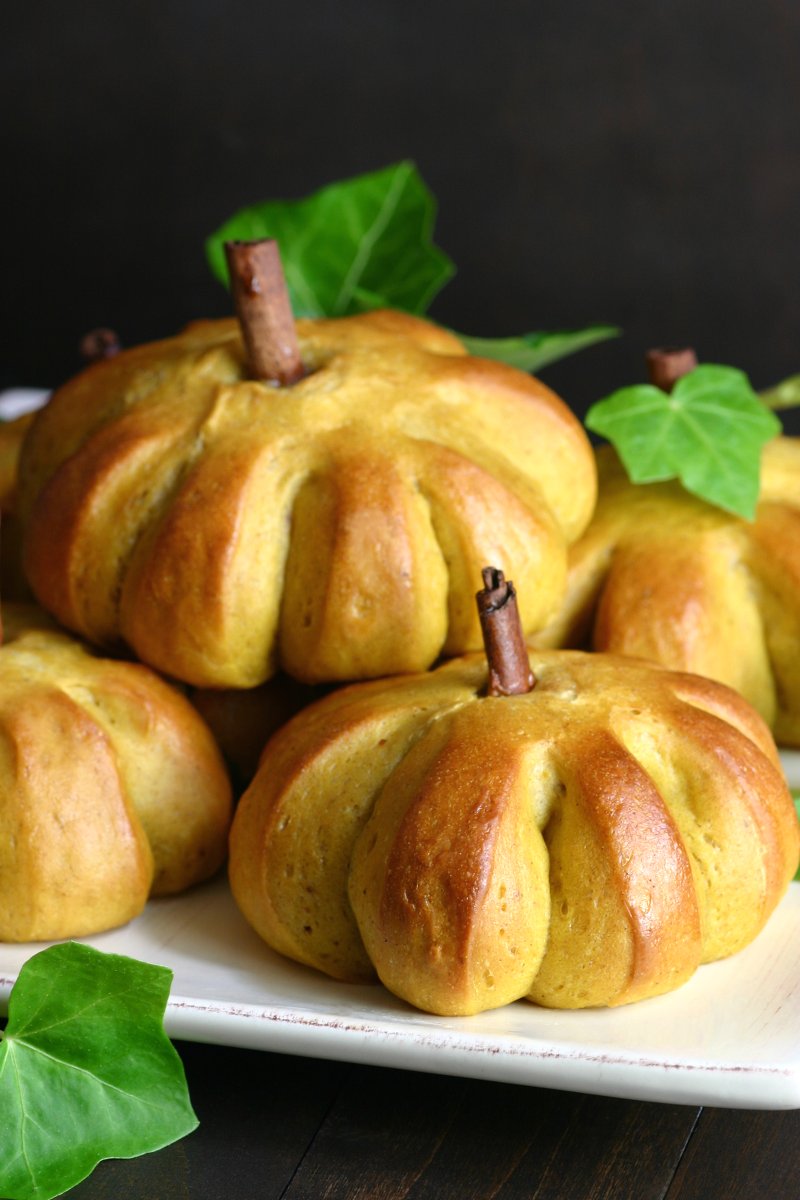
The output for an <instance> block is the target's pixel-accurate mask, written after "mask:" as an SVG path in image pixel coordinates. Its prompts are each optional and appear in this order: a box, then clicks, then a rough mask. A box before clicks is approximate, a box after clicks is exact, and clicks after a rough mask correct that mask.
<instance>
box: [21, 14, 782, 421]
mask: <svg viewBox="0 0 800 1200" xmlns="http://www.w3.org/2000/svg"><path fill="white" fill-rule="evenodd" d="M4 17H5V19H4V22H3V25H4V30H3V34H2V45H1V46H0V58H1V61H0V113H2V118H1V119H2V129H3V132H2V143H3V162H4V166H5V171H4V178H5V182H4V184H3V186H2V189H0V195H2V200H0V205H2V210H1V211H2V220H3V230H4V238H3V242H4V249H3V260H4V261H3V270H2V284H1V285H0V286H2V289H3V314H4V315H3V323H2V329H3V332H4V335H5V345H4V347H3V349H2V355H0V384H28V385H52V384H56V383H57V382H58V381H59V380H60V379H62V378H63V377H64V376H66V375H68V374H70V373H72V372H73V371H74V370H75V369H76V367H77V366H78V359H77V353H76V344H77V342H78V340H79V338H80V336H81V334H82V333H84V332H85V331H86V330H87V329H89V328H91V327H93V326H96V325H100V324H103V325H110V326H112V327H113V328H114V329H116V330H117V331H118V332H119V333H120V335H121V337H122V339H123V341H124V342H125V343H127V344H130V343H132V342H136V341H141V340H147V339H151V338H155V337H160V336H163V335H166V334H169V333H171V332H173V331H174V330H176V329H177V328H178V327H179V326H181V325H182V324H183V323H184V322H186V321H187V320H189V319H191V318H194V317H197V316H213V315H221V314H223V313H225V312H227V311H228V298H227V294H226V293H225V292H224V290H223V289H222V288H221V287H220V286H219V285H218V284H217V283H216V282H215V281H214V280H213V279H212V277H211V276H210V274H209V272H208V269H207V267H206V263H205V258H204V254H203V239H204V237H205V236H206V235H207V234H208V233H210V232H211V231H213V230H214V229H215V228H216V227H217V226H218V225H219V224H220V223H221V222H222V221H223V220H224V219H225V218H226V217H228V216H229V215H230V214H231V213H232V212H233V211H235V210H236V209H238V208H240V207H242V206H243V205H245V204H249V203H252V202H254V201H258V200H262V199H266V198H292V197H298V196H302V195H305V194H307V193H308V192H310V191H313V190H315V189H316V188H318V187H320V186H321V185H323V184H324V183H327V182H330V181H331V180H334V179H338V178H343V177H346V176H349V175H353V174H357V173H360V172H362V171H367V170H372V169H375V168H377V167H381V166H385V165H387V164H389V163H391V162H394V161H397V160H398V159H401V158H405V157H409V158H413V159H414V160H415V161H416V163H417V165H418V167H419V169H420V171H421V172H422V174H423V176H424V178H425V179H426V181H427V182H428V184H429V186H430V187H431V188H432V189H433V191H434V192H435V193H436V195H437V197H438V199H439V219H438V223H437V237H436V240H437V242H438V244H439V245H441V247H442V248H443V249H445V250H446V251H447V252H448V253H449V254H450V256H451V257H452V258H453V259H454V260H455V261H456V263H457V264H458V267H459V272H458V275H457V277H456V278H455V279H454V280H453V281H452V282H451V283H450V284H448V285H447V287H446V289H445V290H444V291H443V292H442V294H441V295H440V297H439V298H438V299H437V301H436V302H435V304H434V306H433V308H432V310H431V315H433V316H435V317H436V318H437V319H439V320H442V321H443V322H445V323H447V324H450V325H452V326H453V327H454V328H456V329H461V330H462V331H464V332H468V333H476V334H487V335H490V334H510V333H517V332H521V331H524V330H532V329H542V328H545V329H547V328H550V329H557V328H570V327H578V326H582V325H585V324H588V323H593V322H602V323H610V324H616V325H619V326H621V327H622V329H623V331H624V336H623V337H622V338H621V339H620V340H618V341H616V342H614V343H609V344H606V345H603V346H600V347H598V348H594V349H590V350H587V351H584V352H582V353H581V354H580V355H579V356H577V357H576V358H574V359H572V360H570V361H568V362H564V363H562V364H558V365H556V366H554V367H551V368H548V369H547V371H546V372H544V373H543V375H544V378H545V379H546V380H547V381H548V382H549V383H550V384H551V386H553V387H555V388H556V390H558V391H560V392H561V394H562V395H563V396H564V397H565V399H567V400H568V401H569V402H570V403H571V404H572V405H573V406H574V407H575V408H576V409H577V410H578V411H583V409H585V407H586V405H587V404H588V403H589V402H591V401H592V400H594V399H597V398H599V397H600V396H602V395H604V394H606V393H607V392H608V391H610V390H612V389H613V388H614V387H617V386H620V385H622V384H624V383H629V382H635V381H637V380H639V379H641V378H642V377H643V367H642V356H643V353H644V351H645V349H646V348H647V347H648V346H651V345H657V344H677V343H683V344H686V343H688V344H693V345H694V346H695V347H696V349H697V351H698V353H699V355H700V357H701V358H702V359H704V360H706V361H713V362H725V363H730V364H734V365H737V366H739V367H741V368H743V369H744V370H746V371H747V372H748V373H749V374H750V376H751V379H752V381H753V383H754V385H755V386H756V387H764V386H767V385H769V384H771V383H774V382H776V381H777V380H779V379H781V378H783V377H784V376H786V375H789V374H793V373H796V372H798V371H800V345H798V338H797V331H798V327H800V291H799V290H798V287H797V282H798V279H799V278H800V238H798V212H799V210H800V119H799V114H800V4H797V3H795V2H793V0H761V3H759V4H757V5H754V4H753V3H752V0H748V2H747V3H743V2H739V0H661V2H659V3H653V2H651V3H647V2H645V3H642V2H641V0H616V2H615V3H613V4H600V3H597V2H596V3H593V4H591V3H586V4H582V3H579V2H578V0H543V2H540V3H522V2H521V0H511V2H505V3H504V2H503V0H498V2H496V3H477V2H476V0H461V3H459V4H442V3H436V2H433V0H432V2H429V3H421V2H419V0H406V2H405V3H402V4H400V3H393V2H391V0H340V2H339V3H331V4H322V3H320V4H317V5H313V4H307V3H306V4H304V3H295V4H285V5H275V4H270V3H268V2H267V3H265V2H264V0H230V2H229V3H219V2H218V3H215V2H212V0H133V2H130V3H124V2H121V3H117V4H109V3H107V2H104V3H82V2H81V0H72V2H71V3H65V2H64V0H41V2H38V3H37V2H36V0H31V2H30V3H29V4H27V5H26V6H23V5H21V4H17V5H15V6H14V8H13V10H12V11H6V12H5V14H4Z"/></svg>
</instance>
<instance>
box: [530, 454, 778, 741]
mask: <svg viewBox="0 0 800 1200" xmlns="http://www.w3.org/2000/svg"><path fill="white" fill-rule="evenodd" d="M597 459H598V468H599V476H600V491H599V498H598V504H597V511H596V513H595V516H594V518H593V519H592V522H591V524H590V525H589V528H588V529H587V531H586V533H585V534H584V535H583V537H582V538H581V539H580V541H579V542H578V543H576V545H575V546H573V548H572V550H571V552H570V573H569V585H568V590H567V598H566V601H565V604H564V607H563V609H562V611H561V613H560V614H559V616H558V618H557V619H556V620H555V621H554V622H553V623H552V624H551V626H550V627H549V628H548V629H546V630H545V631H544V632H542V633H540V634H538V635H536V637H535V638H534V639H533V640H534V641H535V642H536V644H537V645H546V646H587V647H588V646H591V647H592V648H593V649H595V650H604V651H605V650H607V651H611V652H613V653H616V654H630V655H637V656H640V657H643V658H649V659H651V660H653V661H655V662H660V663H663V664H664V665H665V666H668V667H673V668H674V669H676V670H682V671H693V672H696V673H697V674H698V675H706V676H708V677H709V678H710V679H716V680H718V681H719V682H721V683H725V684H727V685H728V686H729V687H733V688H735V689H736V690H737V691H738V692H740V693H741V694H742V695H743V696H744V697H745V698H746V699H747V700H749V702H750V703H751V704H753V705H754V706H755V707H756V708H757V709H758V711H759V712H760V713H761V715H762V716H763V717H764V719H765V720H766V721H767V723H768V724H769V725H770V726H771V728H772V729H773V731H774V733H775V737H776V738H777V740H778V742H779V743H783V744H785V745H789V746H800V439H798V438H787V437H782V438H777V439H776V440H775V441H773V442H770V443H769V444H768V445H767V446H766V447H765V449H764V455H763V459H762V470H761V493H760V503H759V506H758V510H757V514H756V519H755V521H753V522H748V521H744V520H742V519H740V518H738V517H733V516H730V515H729V514H727V513H725V512H723V511H722V510H721V509H718V508H713V507H712V506H711V505H709V504H706V503H704V501H702V500H698V499H696V498H695V497H693V496H691V495H690V494H689V493H688V492H686V491H685V490H684V489H683V488H682V487H681V486H680V485H679V484H677V483H661V484H647V485H638V486H634V485H633V484H631V483H630V482H629V480H628V477H627V475H626V473H625V470H624V468H623V467H622V465H621V464H620V462H619V460H618V458H617V457H616V455H615V454H614V452H613V451H612V450H611V449H610V448H609V447H603V448H602V449H601V450H600V451H598V455H597Z"/></svg>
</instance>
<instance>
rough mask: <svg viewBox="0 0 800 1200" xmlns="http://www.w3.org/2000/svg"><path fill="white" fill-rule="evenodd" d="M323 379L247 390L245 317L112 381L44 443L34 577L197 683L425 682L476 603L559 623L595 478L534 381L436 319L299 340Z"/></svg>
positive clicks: (310, 329) (141, 354) (149, 358)
mask: <svg viewBox="0 0 800 1200" xmlns="http://www.w3.org/2000/svg"><path fill="white" fill-rule="evenodd" d="M296 329H297V336H298V341H299V348H300V352H301V355H302V359H303V364H304V368H305V371H306V374H305V376H304V377H303V378H302V379H300V381H299V382H297V383H294V384H292V385H291V386H284V387H278V386H275V385H273V384H271V383H268V382H263V381H258V380H252V379H248V378H247V370H246V367H245V351H244V347H243V342H242V336H241V333H240V329H239V325H238V323H237V322H236V321H235V320H222V321H207V322H200V323H197V324H194V325H192V326H190V327H189V328H188V329H187V330H186V331H185V332H184V333H182V334H180V335H179V336H177V337H174V338H171V339H169V340H166V341H162V342H159V343H156V344H152V345H145V346H141V347H138V348H135V349H131V350H127V351H123V352H122V353H120V354H118V355H115V356H114V357H113V358H110V359H106V360H103V361H101V362H99V363H96V364H94V365H93V366H91V367H89V368H88V369H87V370H86V371H84V372H83V373H82V374H81V375H79V376H77V377H76V378H75V379H74V380H72V381H71V382H69V383H67V384H66V385H65V386H64V387H62V388H61V389H60V390H59V391H57V392H56V393H55V395H54V396H53V397H52V399H51V400H50V403H49V404H48V405H47V407H46V409H44V410H43V411H42V412H41V413H40V414H38V415H37V417H36V419H35V421H34V423H33V426H32V428H31V430H30V432H29V434H28V436H27V438H26V440H25V444H24V446H23V450H22V455H21V461H20V499H21V511H22V517H23V523H24V525H25V526H26V529H25V561H26V571H27V574H28V577H29V579H30V582H31V585H32V587H33V590H34V593H35V595H36V597H37V599H38V600H39V601H40V602H41V604H42V605H43V606H44V607H45V608H46V609H48V611H50V612H51V613H53V614H54V615H55V616H56V617H57V618H58V620H59V621H60V622H61V623H62V624H64V625H66V626H67V627H68V628H70V629H72V630H74V631H75V632H77V633H79V634H81V635H83V636H85V637H86V638H88V639H89V640H90V641H92V642H94V643H96V644H98V645H114V644H115V643H117V642H118V641H119V640H120V639H122V640H124V641H125V642H127V644H128V645H129V646H130V647H131V648H132V649H133V651H134V652H135V654H136V656H137V657H138V658H140V659H141V660H142V661H144V662H147V663H148V664H149V665H151V666H154V667H156V668H159V669H161V670H163V671H164V672H165V673H166V674H168V675H171V676H173V677H175V678H177V679H180V680H183V681H184V682H187V683H191V684H195V685H197V686H211V687H253V686H255V685H257V684H259V683H261V682H263V681H264V680H266V679H267V678H269V677H270V676H272V675H273V674H274V673H275V672H276V670H277V669H278V668H279V667H280V668H281V669H283V670H284V671H286V672H287V673H288V674H290V675H292V676H293V677H295V678H297V679H299V680H301V681H303V682H306V683H322V682H335V681H341V680H349V679H362V678H371V677H376V676H382V675H387V674H390V673H397V672H405V671H418V670H424V669H425V668H427V667H428V666H430V664H431V663H433V662H434V661H435V660H436V659H437V658H438V657H439V656H440V655H445V656H450V655H454V654H458V653H462V652H464V651H466V650H468V649H477V648H478V647H479V646H480V644H481V639H480V630H479V624H478V620H477V616H476V613H475V609H474V604H473V595H472V583H471V581H472V580H473V579H474V578H475V576H476V574H478V573H479V572H480V569H481V566H482V564H483V563H484V562H487V561H499V562H502V563H503V564H504V565H505V568H506V570H507V571H508V572H509V573H512V572H513V576H514V578H515V579H516V581H517V583H518V585H519V589H520V593H521V594H522V595H524V596H526V597H527V599H526V600H525V602H524V603H523V605H522V619H523V624H524V627H525V629H526V631H527V632H533V631H534V630H536V629H539V628H541V627H542V626H544V625H545V624H546V623H547V622H548V621H549V620H551V618H552V617H553V616H554V615H555V613H556V611H557V610H558V607H559V605H560V603H561V601H562V598H563V593H564V587H565V583H566V554H567V546H568V544H569V543H571V542H573V541H574V540H575V539H576V538H577V537H578V536H579V535H580V533H581V532H582V531H583V529H584V528H585V526H586V525H587V523H588V521H589V518H590V516H591V513H592V509H593V507H594V501H595V495H596V476H595V465H594V458H593V455H592V452H591V447H590V446H589V442H588V440H587V438H586V435H585V434H584V432H583V430H582V428H581V426H580V423H579V422H578V421H577V420H576V418H575V417H574V416H573V415H572V414H571V413H570V412H569V410H568V409H567V407H566V405H564V404H563V403H562V402H561V401H560V400H559V399H558V398H557V397H556V396H554V395H553V393H552V392H550V391H549V390H548V389H547V388H546V387H544V386H543V385H542V384H541V383H539V382H538V381H537V380H535V379H533V378H531V377H530V376H529V375H526V374H525V373H523V372H521V371H518V370H515V369H513V368H511V367H507V366H504V365H502V364H500V363H497V362H490V361H488V360H486V359H481V358H475V357H472V356H470V355H468V354H467V353H466V352H465V350H464V348H463V346H462V345H461V343H460V342H459V341H458V340H457V339H456V338H455V337H454V336H452V335H451V334H449V333H447V332H446V331H444V330H442V329H439V328H437V327H436V326H434V325H431V324H429V323H428V322H426V321H423V320H421V319H419V318H416V317H411V316H408V315H404V314H401V313H396V312H389V311H376V312H370V313H367V314H363V315H361V316H356V317H348V318H342V319H339V320H320V321H309V320H301V321H298V322H297V324H296Z"/></svg>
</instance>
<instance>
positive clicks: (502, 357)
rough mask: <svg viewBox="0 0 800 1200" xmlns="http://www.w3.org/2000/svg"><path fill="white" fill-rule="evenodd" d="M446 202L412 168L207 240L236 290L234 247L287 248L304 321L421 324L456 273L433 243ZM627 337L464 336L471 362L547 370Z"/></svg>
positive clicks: (291, 283) (246, 220)
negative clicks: (355, 316)
mask: <svg viewBox="0 0 800 1200" xmlns="http://www.w3.org/2000/svg"><path fill="white" fill-rule="evenodd" d="M435 216H436V201H435V199H434V197H433V195H432V193H431V192H430V191H429V190H428V188H427V187H426V185H425V183H424V182H423V180H422V178H421V176H420V175H419V173H418V172H417V169H416V167H415V166H414V164H413V163H411V162H400V163H395V164H394V165H393V166H390V167H384V168H383V169H382V170H380V171H372V172H370V173H369V174H366V175H357V176H355V178H353V179H344V180H342V181H340V182H338V183H331V184H328V186H327V187H324V188H321V189H320V190H319V191H318V192H314V193H313V194H312V195H311V196H307V197H305V198H304V199H301V200H285V201H281V200H266V201H264V202H263V203H262V204H254V205H252V206H251V207H249V208H243V209H241V210H240V211H239V212H237V213H235V214H234V216H232V217H231V218H230V220H228V221H226V222H225V224H224V225H222V226H221V227H220V228H219V229H218V230H217V231H216V233H213V234H212V235H211V236H210V237H209V238H208V239H207V240H206V256H207V258H208V262H209V265H210V267H211V270H212V272H213V273H214V275H215V276H216V277H217V279H219V280H220V282H221V283H223V284H225V286H226V287H227V286H228V283H229V280H228V267H227V263H226V261H225V242H227V241H244V242H246V241H255V240H258V239H259V238H265V237H271V238H275V240H276V241H277V242H278V245H279V247H280V252H281V262H282V264H283V270H284V275H285V276H286V284H287V287H288V289H289V297H290V300H291V303H292V309H293V311H294V314H295V316H298V317H343V316H348V315H349V314H351V313H359V312H367V311H369V310H370V309H374V308H399V309H402V310H403V311H405V312H410V313H415V314H417V315H418V316H421V315H423V314H424V313H426V312H427V310H428V307H429V305H430V303H431V301H432V300H433V298H434V297H435V296H436V295H437V294H438V292H439V291H440V290H441V288H442V287H443V286H444V285H445V284H446V283H447V281H448V280H449V279H450V278H451V277H452V276H453V274H454V273H455V267H454V266H453V263H452V262H451V261H450V259H449V258H448V257H447V255H446V254H444V253H443V252H442V251H441V250H439V249H438V247H436V246H435V245H434V244H433V241H432V234H433V224H434V219H435ZM618 333H619V330H618V329H615V328H613V327H611V326H609V325H591V326H589V327H588V328H587V329H576V330H567V331H565V332H555V333H546V332H537V333H526V334H522V335H520V336H519V337H511V338H480V337H469V336H466V335H463V334H456V336H457V337H458V338H459V339H460V340H461V341H462V342H463V343H464V345H465V346H466V347H467V349H468V350H469V352H470V353H471V354H479V355H482V356H483V357H484V358H494V359H497V360H498V361H500V362H505V363H509V364H510V365H511V366H514V367H518V368H519V369H520V370H522V371H538V370H541V368H542V367H545V366H547V364H548V363H551V362H556V361H557V359H560V358H565V357H566V356H567V355H568V354H574V353H575V352H576V351H578V350H583V349H585V348H586V347H587V346H593V345H594V344H595V343H596V342H600V341H604V340H605V339H606V338H610V337H616V336H617V335H618Z"/></svg>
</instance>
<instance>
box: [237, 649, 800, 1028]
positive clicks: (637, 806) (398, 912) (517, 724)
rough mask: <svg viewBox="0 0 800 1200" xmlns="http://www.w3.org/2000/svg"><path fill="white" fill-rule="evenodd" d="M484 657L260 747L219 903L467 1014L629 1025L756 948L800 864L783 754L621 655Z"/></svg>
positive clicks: (301, 944)
mask: <svg viewBox="0 0 800 1200" xmlns="http://www.w3.org/2000/svg"><path fill="white" fill-rule="evenodd" d="M530 667H531V669H532V671H533V674H534V676H535V679H536V683H535V686H534V688H533V690H532V691H530V692H528V693H527V694H522V695H503V696H489V695H486V686H487V663H486V659H485V658H484V657H483V656H480V655H473V656H468V657H466V658H462V659H457V660H453V661H451V662H448V663H446V664H445V665H444V666H441V667H439V668H438V669H436V670H434V671H432V672H430V673H428V674H424V675H415V676H407V677H405V678H399V679H393V680H384V681H373V682H369V683H360V684H354V685H352V686H350V687H347V688H344V689H339V690H338V691H336V692H334V693H332V694H331V695H329V696H328V697H326V698H325V699H323V700H321V701H319V702H318V703H316V704H314V705H312V706H311V707H310V708H308V709H306V710H304V711H303V712H302V713H300V714H299V715H298V716H296V717H295V718H294V719H293V720H292V721H290V722H289V724H288V725H286V726H285V727H284V728H283V729H282V730H281V731H280V732H279V733H278V734H276V736H275V737H274V738H273V739H272V740H271V742H270V743H269V744H268V746H267V749H266V751H265V752H264V755H263V756H262V759H261V763H260V766H259V769H258V772H257V773H256V776H255V779H254V781H253V783H252V784H251V786H250V788H249V789H248V790H247V792H246V793H245V795H244V797H243V799H242V800H241V802H240V806H239V808H238V810H237V813H236V816H235V818H234V823H233V828H232V835H231V851H230V879H231V885H232V888H233V893H234V897H235V899H236V901H237V903H238V905H239V907H240V908H241V911H242V912H243V913H244V915H245V917H246V918H247V920H248V921H249V922H250V923H251V924H252V926H253V927H254V929H255V930H256V931H257V932H258V933H259V934H260V935H261V937H262V938H264V939H265V940H266V942H268V944H269V945H270V946H271V947H273V948H274V949H275V950H277V951H279V952H280V953H282V954H285V955H287V956H289V957H291V958H294V959H296V960H297V961H298V962H301V963H306V964H308V965H310V966H313V967H315V968H317V969H318V970H320V971H324V972H326V973H327V974H329V975H331V976H333V977H334V978H336V979H341V980H364V979H369V978H370V977H372V976H374V974H376V973H377V975H378V976H379V977H380V979H381V980H382V981H383V983H384V984H385V985H386V987H387V988H389V989H390V990H391V991H392V992H394V993H396V994H397V995H398V996H401V997H403V998H404V999H406V1000H408V1001H409V1002H410V1003H412V1004H414V1005H416V1006H418V1007H420V1008H422V1009H425V1010H428V1011H430V1012H433V1013H440V1014H468V1013H476V1012H479V1011H481V1010H483V1009H487V1008H493V1007H496V1006H499V1005H502V1004H505V1003H507V1002H509V1001H512V1000H516V999H519V998H521V997H528V998H529V999H531V1000H534V1001H536V1002H538V1003H540V1004H543V1005H549V1006H553V1007H558V1008H581V1007H586V1006H591V1005H617V1004H624V1003H628V1002H630V1001H634V1000H640V999H643V998H645V997H649V996H654V995H658V994H659V993H662V992H666V991H669V990H670V989H672V988H676V987H677V986H678V985H680V984H682V983H683V982H684V981H685V980H687V979H688V978H689V977H690V976H691V975H692V973H693V972H694V971H695V969H696V968H697V967H698V965H699V964H700V963H703V962H708V961H709V960H711V959H717V958H720V957H723V956H725V955H730V954H733V953H735V952H736V951H737V950H739V949H741V948H742V947H743V946H745V945H747V943H748V942H749V941H750V940H751V939H752V938H754V937H755V936H756V934H757V933H758V932H759V930H760V929H761V928H762V926H763V925H764V923H765V921H766V920H767V918H768V916H769V914H770V913H771V912H772V911H773V909H774V908H775V905H776V904H777V902H778V900H779V899H780V898H781V896H782V895H783V893H784V891H785V890H786V887H787V885H788V882H789V880H790V879H791V877H792V874H793V872H794V871H795V869H796V866H797V861H798V845H799V844H800V843H799V842H798V824H797V818H796V815H795V811H794V806H793V803H792V799H791V796H790V795H789V792H788V790H787V787H786V783H785V781H784V778H783V775H782V773H781V770H780V766H779V760H778V757H777V752H776V750H775V746H774V743H773V741H772V738H771V736H770V733H769V731H768V729H767V727H766V725H765V724H764V722H763V721H762V720H761V718H760V717H759V716H758V714H757V713H756V712H755V711H754V710H753V709H752V708H751V707H750V706H749V705H748V704H747V703H746V702H745V701H744V700H742V699H741V697H740V696H738V695H737V694H736V693H734V692H733V691H731V690H730V689H728V688H725V687H723V686H721V685H719V684H716V683H712V682H710V681H708V680H705V679H701V678H700V677H698V676H694V675H688V674H681V673H676V672H670V671H668V670H666V669H665V668H663V667H659V666H657V665H650V664H648V663H644V662H641V661H638V660H633V659H625V658H621V657H615V656H611V655H590V654H585V653H582V652H579V651H547V650H543V651H538V652H537V651H532V652H531V653H530Z"/></svg>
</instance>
